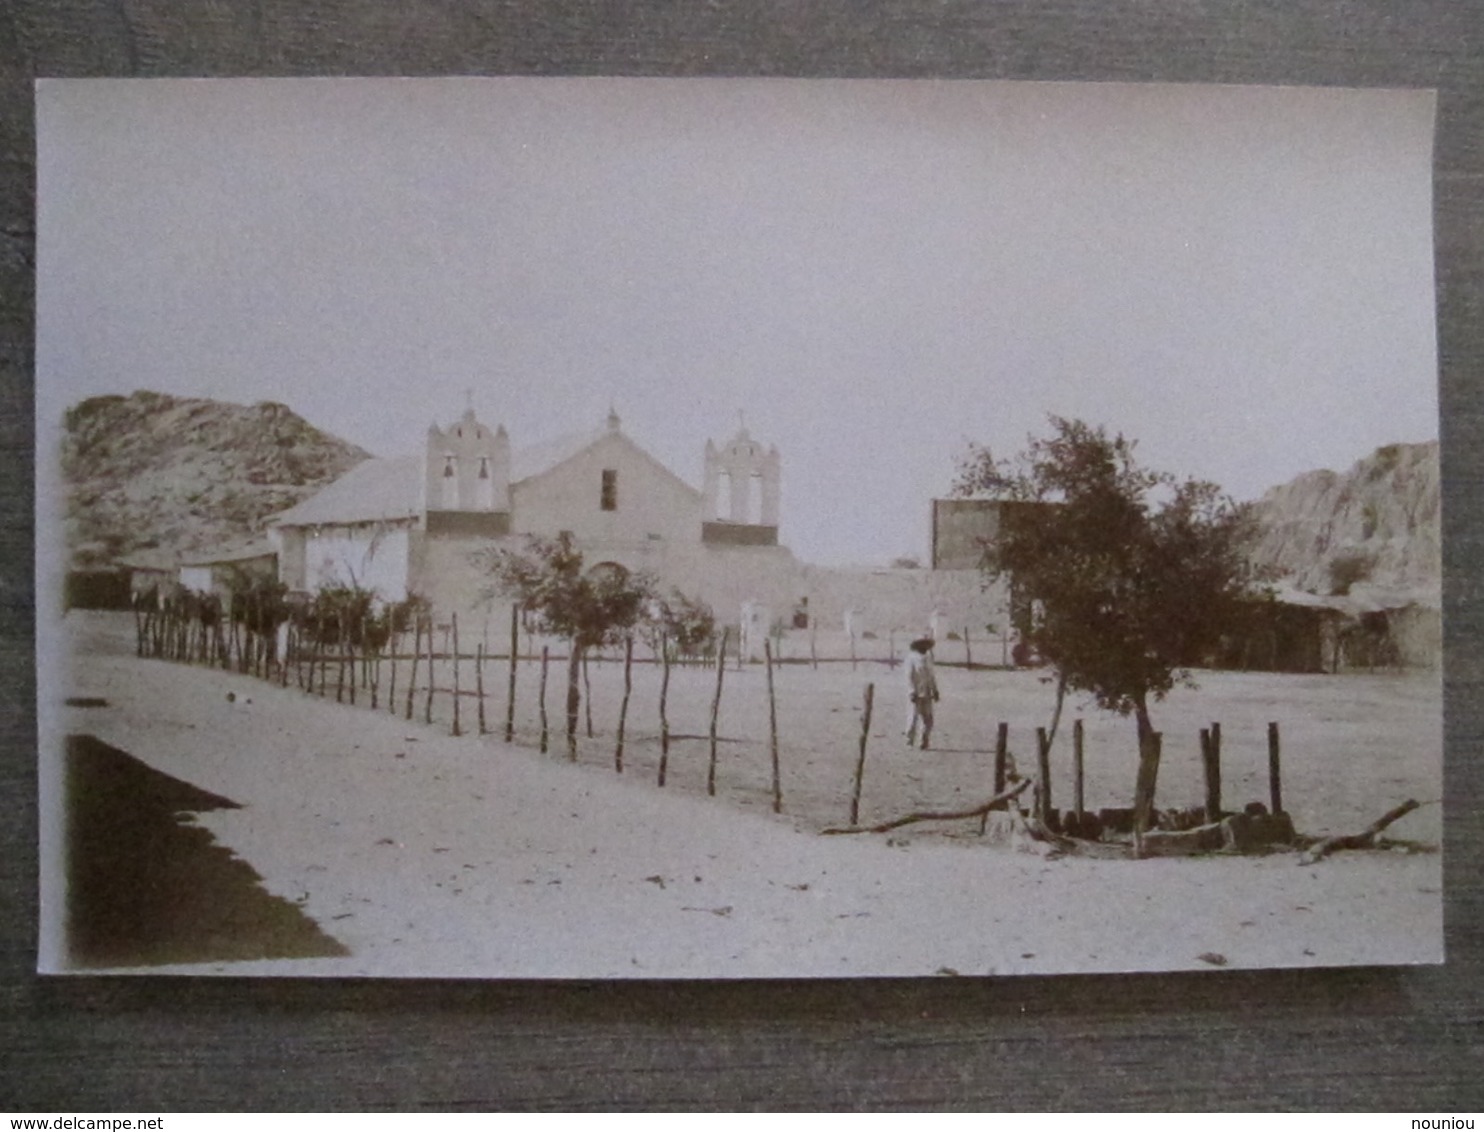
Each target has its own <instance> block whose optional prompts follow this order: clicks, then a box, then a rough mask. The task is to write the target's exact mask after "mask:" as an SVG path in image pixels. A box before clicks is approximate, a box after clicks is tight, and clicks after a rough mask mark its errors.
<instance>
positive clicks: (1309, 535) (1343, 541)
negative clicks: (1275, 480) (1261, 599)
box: [1253, 441, 1442, 606]
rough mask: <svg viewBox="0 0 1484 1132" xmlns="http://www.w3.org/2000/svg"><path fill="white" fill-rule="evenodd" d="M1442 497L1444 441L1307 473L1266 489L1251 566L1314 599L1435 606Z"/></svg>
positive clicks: (1382, 451)
mask: <svg viewBox="0 0 1484 1132" xmlns="http://www.w3.org/2000/svg"><path fill="white" fill-rule="evenodd" d="M1438 497H1439V469H1438V444H1437V441H1430V442H1428V443H1425V444H1388V445H1387V446H1385V447H1384V448H1378V449H1377V450H1376V451H1375V452H1373V453H1371V454H1370V455H1369V456H1367V457H1365V459H1363V460H1361V461H1359V462H1358V463H1357V464H1356V465H1355V466H1354V467H1352V468H1351V469H1350V470H1349V471H1347V472H1344V473H1339V472H1331V471H1317V472H1306V473H1305V474H1304V475H1301V476H1299V477H1298V478H1296V479H1294V480H1292V481H1290V482H1288V483H1286V484H1283V485H1282V486H1281V487H1275V488H1273V489H1272V490H1270V491H1269V492H1267V494H1265V495H1264V496H1263V497H1262V498H1261V499H1260V500H1259V501H1258V502H1257V503H1256V505H1255V507H1256V516H1257V520H1258V523H1259V526H1260V529H1261V531H1262V534H1261V537H1260V539H1259V541H1258V544H1257V546H1256V549H1255V550H1254V552H1253V559H1254V561H1255V562H1256V563H1257V564H1258V565H1260V566H1264V567H1268V568H1271V569H1272V570H1273V571H1274V572H1276V573H1277V574H1278V575H1280V576H1281V577H1282V579H1283V581H1285V582H1286V583H1287V584H1289V585H1292V586H1293V587H1295V588H1297V589H1301V590H1307V591H1309V592H1311V593H1317V594H1336V593H1346V592H1348V591H1349V590H1350V588H1351V587H1352V586H1354V587H1356V589H1357V592H1359V589H1360V587H1362V586H1363V587H1365V588H1369V589H1377V590H1386V591H1390V592H1393V593H1396V592H1402V593H1406V594H1409V595H1411V596H1412V597H1413V598H1414V599H1415V600H1418V601H1420V602H1423V603H1425V604H1428V605H1433V606H1436V605H1437V604H1438V602H1439V594H1440V592H1441V576H1442V555H1441V528H1440V524H1439V512H1438Z"/></svg>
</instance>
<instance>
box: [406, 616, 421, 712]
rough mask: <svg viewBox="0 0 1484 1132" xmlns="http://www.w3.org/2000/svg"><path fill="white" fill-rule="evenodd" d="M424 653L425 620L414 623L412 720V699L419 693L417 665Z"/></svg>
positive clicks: (410, 687) (410, 688) (410, 686)
mask: <svg viewBox="0 0 1484 1132" xmlns="http://www.w3.org/2000/svg"><path fill="white" fill-rule="evenodd" d="M422 653H423V619H422V618H421V617H419V618H417V619H416V620H415V621H413V623H412V674H411V675H410V676H408V678H407V718H408V720H411V719H412V697H413V695H414V693H415V692H416V691H417V665H418V662H419V661H420V660H421V659H422Z"/></svg>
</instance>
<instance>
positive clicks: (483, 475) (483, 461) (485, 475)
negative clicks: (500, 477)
mask: <svg viewBox="0 0 1484 1132" xmlns="http://www.w3.org/2000/svg"><path fill="white" fill-rule="evenodd" d="M479 478H480V479H482V480H487V479H489V478H490V458H489V457H488V456H481V457H480V458H479Z"/></svg>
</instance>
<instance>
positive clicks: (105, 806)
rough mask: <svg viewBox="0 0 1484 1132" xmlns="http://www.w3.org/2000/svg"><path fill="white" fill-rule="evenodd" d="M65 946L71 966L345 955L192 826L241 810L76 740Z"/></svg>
mask: <svg viewBox="0 0 1484 1132" xmlns="http://www.w3.org/2000/svg"><path fill="white" fill-rule="evenodd" d="M66 791H67V941H68V954H69V961H70V963H71V965H72V966H74V967H140V966H156V965H159V964H163V963H206V962H213V961H216V962H221V961H235V960H244V959H302V958H309V957H312V956H334V955H348V954H349V952H348V951H347V950H346V949H345V947H344V946H343V945H342V944H340V943H339V942H338V941H337V940H335V939H332V938H331V937H330V936H328V935H326V934H325V933H324V932H322V931H321V930H320V928H319V926H318V925H317V924H316V923H315V922H314V921H313V920H311V919H310V918H309V917H308V916H306V915H304V913H303V912H301V911H300V910H299V908H298V907H296V906H295V905H294V904H291V903H289V902H288V901H286V900H282V899H280V898H279V897H276V896H273V895H271V894H270V893H268V892H266V891H264V889H263V888H262V887H261V885H260V884H259V882H260V881H261V880H262V878H261V877H260V876H259V875H258V873H257V872H256V871H255V870H254V869H253V868H252V866H250V865H249V864H247V863H246V862H245V861H243V860H241V859H239V858H238V857H235V856H233V854H232V852H231V851H230V850H229V849H227V848H225V847H223V846H221V845H218V844H217V843H216V840H215V839H214V838H213V837H212V835H211V834H210V833H209V832H208V831H207V830H205V829H201V828H199V827H197V826H193V825H191V824H190V821H191V819H190V817H189V816H188V815H189V814H190V813H195V812H201V811H204V810H220V809H237V808H238V806H237V803H236V802H233V801H232V800H231V799H229V798H223V797H221V796H220V795H218V794H212V793H210V792H208V791H205V790H201V789H199V788H198V787H195V786H192V785H191V784H190V783H188V782H182V781H181V780H180V779H178V778H172V777H171V776H170V775H168V774H162V773H161V772H159V771H157V770H154V769H152V768H150V767H148V766H146V765H145V764H144V763H142V762H140V761H139V760H138V759H136V758H134V757H133V756H132V755H129V754H127V753H125V752H124V751H120V750H118V749H116V748H114V747H110V746H108V745H107V744H106V743H102V742H100V741H99V740H97V739H95V738H94V737H93V736H91V735H71V736H68V739H67V785H66Z"/></svg>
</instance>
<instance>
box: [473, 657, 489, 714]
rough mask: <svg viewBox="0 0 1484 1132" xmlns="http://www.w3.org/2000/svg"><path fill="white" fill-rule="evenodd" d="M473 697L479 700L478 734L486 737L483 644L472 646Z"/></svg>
mask: <svg viewBox="0 0 1484 1132" xmlns="http://www.w3.org/2000/svg"><path fill="white" fill-rule="evenodd" d="M474 695H475V697H476V698H477V699H478V700H479V733H480V734H481V735H488V734H489V728H488V727H486V726H485V725H484V642H482V641H481V642H480V643H479V644H477V645H475V646H474Z"/></svg>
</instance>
